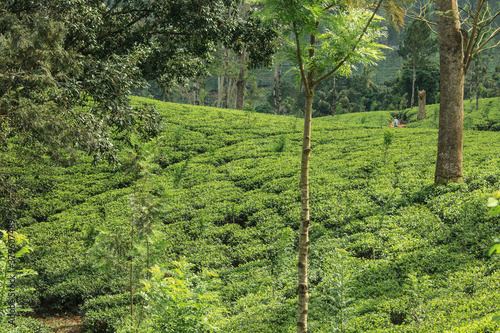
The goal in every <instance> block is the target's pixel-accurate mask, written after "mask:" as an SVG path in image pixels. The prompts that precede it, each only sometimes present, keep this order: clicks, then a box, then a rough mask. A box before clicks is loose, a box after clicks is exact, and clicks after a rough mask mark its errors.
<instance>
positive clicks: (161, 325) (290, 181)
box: [0, 98, 500, 333]
mask: <svg viewBox="0 0 500 333" xmlns="http://www.w3.org/2000/svg"><path fill="white" fill-rule="evenodd" d="M142 102H147V103H152V104H154V105H155V107H156V108H157V109H158V110H159V111H160V112H161V113H162V115H163V117H164V122H165V123H164V131H163V132H162V134H161V135H160V136H159V137H158V138H156V139H154V140H152V141H150V142H148V143H147V144H145V145H142V146H141V147H137V151H136V153H135V155H134V154H133V153H130V152H127V151H124V152H123V154H122V161H123V163H122V164H121V165H119V166H112V165H97V166H94V165H93V164H92V162H91V161H90V160H89V159H87V158H85V157H80V160H79V161H78V162H75V163H72V164H70V165H68V166H67V167H61V166H46V165H44V166H43V167H42V166H41V165H40V166H39V165H37V164H32V166H31V167H29V168H25V169H22V170H11V172H12V173H16V174H19V175H20V176H23V177H24V179H26V181H25V189H24V190H23V191H24V192H23V193H26V197H27V198H28V199H26V205H25V207H24V208H23V211H22V216H21V217H19V218H18V220H17V224H18V228H19V230H18V231H19V232H20V233H22V234H24V235H26V236H27V237H28V239H29V240H30V243H31V247H32V248H33V251H32V252H31V253H30V254H29V255H27V256H25V257H23V258H22V259H21V260H20V262H19V266H21V267H24V268H30V269H32V270H34V271H36V272H37V273H38V274H37V275H36V276H33V275H31V276H27V277H24V278H23V279H20V280H19V282H18V284H19V287H20V289H19V292H18V302H19V303H20V305H22V306H24V307H31V308H32V309H33V310H34V311H36V312H37V313H47V312H50V313H76V314H80V315H82V316H83V317H84V319H83V324H84V327H83V329H84V331H86V332H132V331H133V332H136V331H137V332H245V333H266V332H269V333H279V332H295V330H296V303H297V301H296V288H297V287H296V279H297V278H296V265H297V264H296V256H297V251H296V249H297V245H298V244H297V242H298V236H297V230H298V226H299V220H300V218H299V213H300V200H299V199H300V192H299V174H300V153H301V143H302V121H301V119H296V118H294V117H284V116H273V115H266V114H256V113H250V112H241V111H234V110H225V109H215V108H209V107H193V106H188V105H179V104H169V103H162V102H157V101H151V100H146V99H140V98H133V99H132V103H142ZM466 105H467V104H466ZM499 105H500V100H499V99H486V100H481V105H480V110H479V111H477V112H476V111H473V110H472V109H471V110H468V109H467V106H466V120H465V123H466V125H467V126H466V128H467V130H466V131H465V132H464V182H463V183H461V184H458V185H457V184H450V185H447V186H434V185H433V178H434V163H435V158H436V147H437V129H436V128H437V126H436V121H437V117H435V116H434V113H435V112H436V111H437V106H428V109H427V115H428V119H426V120H423V121H422V122H418V123H417V122H416V119H415V118H416V111H417V110H416V108H415V109H414V110H405V111H401V112H400V113H398V114H397V115H398V116H399V117H401V118H402V119H403V120H406V121H408V126H407V128H388V127H387V126H385V125H386V124H387V123H389V122H390V121H391V119H392V116H393V115H396V113H393V112H392V113H391V112H370V113H359V114H348V115H341V116H336V117H335V118H332V117H325V118H315V119H313V125H312V126H313V136H312V158H311V171H310V172H311V184H310V186H311V218H312V223H311V235H310V238H311V244H310V253H309V265H310V268H309V283H310V292H311V298H310V307H309V331H310V332H318V333H319V332H325V333H326V332H391V333H392V332H453V333H457V332H464V333H465V332H496V331H497V330H498V329H500V325H499V324H497V323H496V322H494V321H492V318H493V317H494V316H496V315H500V256H499V255H493V256H491V257H490V256H488V255H487V251H488V249H489V248H490V246H491V245H492V244H493V239H494V238H495V237H496V236H499V235H500V223H499V222H500V221H499V217H498V216H496V217H495V216H491V215H489V214H488V207H487V205H486V204H487V200H488V197H489V196H491V193H493V192H494V191H496V190H498V189H499V188H500V145H499V134H498V132H495V131H494V130H495V129H499V127H498V126H497V125H496V124H498V123H500V118H499V117H500V106H499ZM495 117H496V118H495ZM497 118H499V119H497ZM495 126H496V127H495ZM482 130H490V131H482ZM12 158H13V159H14V158H17V157H15V156H14V155H13V157H12ZM131 224H133V225H134V230H133V232H134V234H133V237H134V239H133V241H132V239H131V237H132V228H131ZM2 228H5V226H2ZM132 243H133V247H132V245H131V244H132ZM132 259H133V264H134V266H133V272H132V274H131V273H130V263H131V261H132ZM148 267H153V269H150V270H148V269H147V268H148ZM131 281H132V283H131ZM131 287H132V288H133V302H134V320H131V319H130V317H131V316H130V288H131ZM28 288H32V289H28ZM26 325H28V324H26ZM31 325H33V323H31ZM36 330H38V331H40V332H43V331H44V328H43V327H38V328H36V329H32V330H31V331H36ZM0 331H1V330H0Z"/></svg>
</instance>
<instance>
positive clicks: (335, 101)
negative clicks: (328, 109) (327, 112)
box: [332, 76, 337, 117]
mask: <svg viewBox="0 0 500 333" xmlns="http://www.w3.org/2000/svg"><path fill="white" fill-rule="evenodd" d="M335 85H336V83H335V76H334V77H333V90H332V117H334V116H335V112H336V111H337V96H336V90H335V89H336V87H335Z"/></svg>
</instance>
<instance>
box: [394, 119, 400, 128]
mask: <svg viewBox="0 0 500 333" xmlns="http://www.w3.org/2000/svg"><path fill="white" fill-rule="evenodd" d="M398 126H399V120H398V118H396V117H394V127H398Z"/></svg>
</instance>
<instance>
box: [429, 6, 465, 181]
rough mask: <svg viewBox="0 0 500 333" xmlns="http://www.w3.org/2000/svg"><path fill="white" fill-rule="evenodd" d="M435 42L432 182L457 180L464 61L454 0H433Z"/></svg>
mask: <svg viewBox="0 0 500 333" xmlns="http://www.w3.org/2000/svg"><path fill="white" fill-rule="evenodd" d="M436 10H437V11H438V12H439V15H437V29H438V42H439V62H440V68H441V74H440V89H441V92H440V107H439V135H438V152H437V160H436V172H435V174H434V182H435V184H439V183H440V182H441V181H445V182H457V183H458V182H461V181H462V180H463V174H462V148H463V117H464V115H463V92H464V65H463V58H464V56H463V46H462V34H461V32H460V22H459V19H458V5H457V1H456V0H436Z"/></svg>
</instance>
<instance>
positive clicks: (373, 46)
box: [315, 9, 387, 75]
mask: <svg viewBox="0 0 500 333" xmlns="http://www.w3.org/2000/svg"><path fill="white" fill-rule="evenodd" d="M370 16H371V12H369V11H366V10H362V9H351V10H350V11H349V12H347V11H339V12H338V13H337V14H336V15H332V16H331V17H329V18H328V25H326V26H325V32H324V33H321V34H318V36H317V39H318V40H319V44H321V48H320V49H318V50H317V51H316V53H315V58H316V59H317V60H316V62H315V64H316V68H317V70H318V74H321V73H323V72H324V71H325V70H327V69H328V68H331V67H336V66H337V65H339V64H341V63H342V62H343V61H344V60H345V61H344V63H343V65H341V67H340V68H339V70H340V72H341V73H342V74H344V75H348V74H350V73H351V70H352V69H354V68H355V66H356V64H364V65H376V63H377V61H378V60H380V59H382V58H383V53H382V49H383V48H387V47H386V46H384V45H382V44H378V43H376V40H377V39H378V38H381V37H384V36H386V32H385V28H384V27H382V26H381V25H380V21H381V20H382V18H381V17H379V16H375V17H374V19H373V21H372V23H371V25H370V27H369V28H368V29H367V30H366V32H365V33H364V34H363V29H364V28H365V25H366V22H368V20H369V19H370ZM360 36H361V37H360ZM358 40H359V43H358ZM356 43H358V44H357V46H356ZM355 46H356V47H355ZM354 47H355V49H354Z"/></svg>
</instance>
